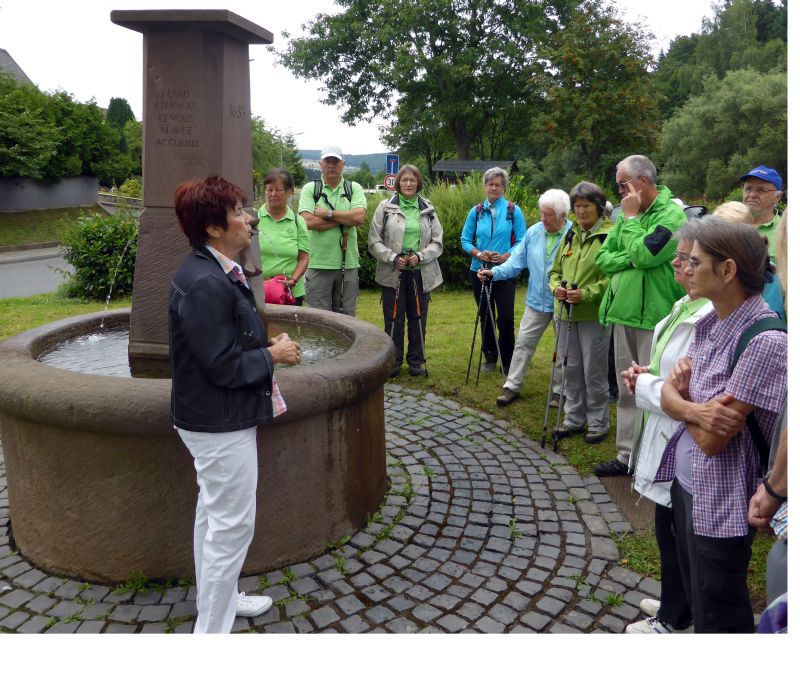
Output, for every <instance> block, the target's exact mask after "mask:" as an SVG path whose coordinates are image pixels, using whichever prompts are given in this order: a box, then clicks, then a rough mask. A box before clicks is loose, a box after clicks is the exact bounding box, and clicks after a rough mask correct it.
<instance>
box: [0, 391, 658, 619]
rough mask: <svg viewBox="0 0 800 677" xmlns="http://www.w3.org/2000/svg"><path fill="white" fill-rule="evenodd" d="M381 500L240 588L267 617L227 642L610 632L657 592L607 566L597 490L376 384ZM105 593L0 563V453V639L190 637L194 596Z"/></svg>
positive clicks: (163, 588)
mask: <svg viewBox="0 0 800 677" xmlns="http://www.w3.org/2000/svg"><path fill="white" fill-rule="evenodd" d="M385 399H386V432H387V437H386V444H387V463H388V466H387V468H388V474H389V479H390V481H391V488H390V490H389V493H388V494H387V496H386V500H385V502H384V504H383V505H382V506H381V508H380V509H379V511H377V512H376V513H375V514H374V515H372V516H371V517H370V518H369V520H368V524H367V526H366V527H365V528H364V529H362V530H361V531H359V532H358V533H356V534H354V535H353V537H352V538H350V539H349V540H347V539H346V538H343V539H342V541H341V542H340V543H339V544H338V547H335V548H332V549H329V551H328V552H327V553H325V554H322V555H321V556H319V557H317V558H316V559H313V560H310V561H308V562H302V563H299V564H295V565H293V566H290V567H287V568H285V569H283V570H280V571H271V572H267V573H265V574H264V575H262V576H248V577H245V578H242V579H240V581H239V586H240V588H239V589H240V590H243V591H247V592H256V591H258V590H265V591H266V594H269V595H270V596H271V597H272V598H273V600H275V601H276V604H275V605H274V606H273V608H272V609H270V610H269V611H268V612H267V613H266V614H264V615H262V616H259V617H257V618H251V619H245V618H237V620H236V623H235V625H234V632H237V631H240V632H270V633H308V632H347V633H359V632H391V633H415V632H421V633H430V632H483V633H500V632H546V633H568V632H573V633H574V632H578V633H587V632H621V631H622V630H623V629H624V627H625V625H626V624H627V623H629V622H631V621H632V620H634V619H636V618H637V617H639V616H640V612H639V608H638V603H639V601H640V600H641V599H642V598H643V597H651V596H656V597H657V596H658V595H659V592H660V585H659V583H657V582H656V581H654V580H652V579H649V578H643V577H641V576H639V575H637V574H635V573H633V572H632V571H630V570H628V569H625V568H623V567H621V566H619V565H618V563H617V560H618V557H619V556H618V551H617V547H616V544H615V542H614V540H613V538H612V537H611V536H612V534H620V533H624V532H626V531H628V530H629V529H630V525H629V524H628V523H627V521H626V520H625V518H624V517H623V516H622V515H621V514H620V513H619V512H618V511H617V508H616V506H615V505H614V503H613V502H612V501H611V499H610V498H609V496H608V494H607V493H606V491H605V489H604V487H603V485H602V484H601V482H600V481H599V480H598V479H597V478H596V477H594V476H592V477H588V478H581V477H579V476H578V474H577V472H576V470H575V469H574V468H573V467H572V466H570V465H569V464H568V463H567V462H566V460H565V459H564V458H563V457H562V456H559V455H557V454H554V453H552V452H551V451H549V450H545V451H542V450H541V449H540V448H539V444H538V442H533V441H531V440H529V439H528V438H526V437H525V436H524V435H523V434H522V433H521V432H520V431H518V430H515V429H513V428H510V427H509V426H508V424H507V423H506V422H504V421H501V420H496V419H495V418H494V417H492V416H490V415H488V414H484V413H481V412H477V411H472V410H468V409H465V408H463V407H461V406H460V405H458V404H457V403H455V402H451V401H448V400H444V399H441V398H439V397H436V396H433V395H429V394H428V395H426V394H423V393H421V392H417V391H411V390H408V389H403V388H400V387H398V386H395V385H387V386H386V395H385ZM140 587H142V588H143V591H139V592H137V591H134V590H130V589H116V590H114V589H112V588H111V587H107V586H103V585H91V584H88V583H82V582H81V581H76V580H69V579H64V578H60V577H55V576H50V575H48V574H47V573H45V572H43V571H40V570H38V569H37V568H36V567H34V566H32V565H31V564H30V563H28V562H27V561H26V560H25V559H24V558H23V557H21V556H20V555H19V553H17V552H15V551H13V549H12V546H11V543H10V525H9V510H8V493H7V488H6V481H5V468H4V465H3V461H2V455H0V631H2V632H18V633H38V632H47V633H100V632H104V633H134V632H147V633H153V632H154V633H165V632H166V633H169V632H191V630H192V625H193V620H194V616H195V614H196V608H195V603H194V601H193V600H194V597H195V589H194V587H192V586H190V585H189V584H188V583H185V584H184V585H179V584H177V583H174V582H171V583H167V584H162V585H156V584H153V583H147V582H142V585H141V586H140Z"/></svg>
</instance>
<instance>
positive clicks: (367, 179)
mask: <svg viewBox="0 0 800 677" xmlns="http://www.w3.org/2000/svg"><path fill="white" fill-rule="evenodd" d="M346 178H348V179H350V180H351V181H355V182H356V183H358V184H360V185H361V186H362V187H363V188H372V186H373V185H374V184H375V177H374V176H372V171H371V170H370V168H369V165H368V164H367V163H366V162H362V163H361V166H360V167H359V168H358V169H357V170H356V171H355V172H348V174H347V177H346Z"/></svg>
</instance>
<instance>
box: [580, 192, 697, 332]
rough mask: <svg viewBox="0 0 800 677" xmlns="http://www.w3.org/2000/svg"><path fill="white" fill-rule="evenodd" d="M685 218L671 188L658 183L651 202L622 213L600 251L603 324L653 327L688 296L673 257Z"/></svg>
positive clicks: (597, 262) (601, 314) (598, 260)
mask: <svg viewBox="0 0 800 677" xmlns="http://www.w3.org/2000/svg"><path fill="white" fill-rule="evenodd" d="M685 221H686V215H685V214H684V212H683V209H681V207H680V206H679V205H677V204H675V203H674V202H673V201H672V192H671V191H670V190H669V188H667V187H666V186H659V188H658V196H657V197H656V199H655V200H653V204H651V205H650V207H649V208H648V209H647V210H646V211H645V212H644V214H638V215H637V216H635V217H633V218H630V219H626V218H625V215H624V214H620V215H619V217H618V218H617V222H616V223H615V224H614V227H613V228H612V230H611V232H610V233H609V234H608V237H607V238H606V241H605V242H604V243H603V246H602V247H601V248H600V251H599V252H598V254H597V259H596V261H595V262H596V264H597V267H598V268H600V270H602V271H603V272H605V273H606V274H607V275H608V276H609V284H608V288H607V289H606V293H605V295H604V296H603V300H602V301H601V302H600V310H599V320H600V322H601V323H602V324H605V325H608V324H622V325H625V326H628V327H633V328H635V329H653V328H654V327H655V326H656V324H657V323H658V321H659V320H660V319H661V318H663V317H664V316H666V315H668V314H669V312H670V310H671V309H672V304H673V303H675V301H677V300H678V299H679V298H681V297H682V296H683V295H684V293H685V292H684V290H683V288H682V287H680V286H679V285H678V284H677V283H676V282H675V277H674V275H673V271H672V259H673V258H675V248H676V247H677V246H678V243H677V242H676V241H675V240H674V239H673V237H672V236H673V235H674V234H675V232H676V231H677V230H678V229H679V228H680V227H681V226H682V225H683V223H684V222H685Z"/></svg>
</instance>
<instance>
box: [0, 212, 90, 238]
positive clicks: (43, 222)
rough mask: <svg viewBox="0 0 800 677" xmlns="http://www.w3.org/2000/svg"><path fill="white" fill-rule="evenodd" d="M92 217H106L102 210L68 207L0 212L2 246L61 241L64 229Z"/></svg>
mask: <svg viewBox="0 0 800 677" xmlns="http://www.w3.org/2000/svg"><path fill="white" fill-rule="evenodd" d="M89 214H106V212H105V210H104V209H103V208H102V207H97V206H93V207H65V208H63V209H37V210H34V211H26V212H6V213H2V212H0V247H5V246H9V245H21V244H31V243H37V242H61V238H62V236H63V234H64V230H65V229H66V228H67V226H69V225H70V224H72V223H74V222H75V220H76V219H78V218H79V217H81V216H84V215H89Z"/></svg>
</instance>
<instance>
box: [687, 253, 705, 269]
mask: <svg viewBox="0 0 800 677" xmlns="http://www.w3.org/2000/svg"><path fill="white" fill-rule="evenodd" d="M686 263H688V264H689V268H691V269H692V270H694V269H695V268H697V267H698V266H699V265H700V264H701V263H703V260H702V259H698V258H697V257H696V256H690V257H688V258H687V259H686Z"/></svg>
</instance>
